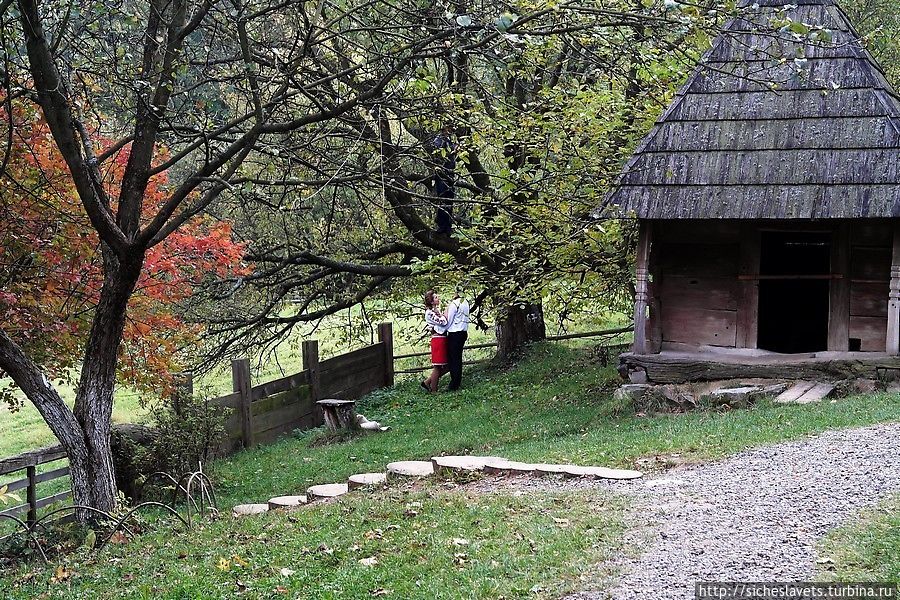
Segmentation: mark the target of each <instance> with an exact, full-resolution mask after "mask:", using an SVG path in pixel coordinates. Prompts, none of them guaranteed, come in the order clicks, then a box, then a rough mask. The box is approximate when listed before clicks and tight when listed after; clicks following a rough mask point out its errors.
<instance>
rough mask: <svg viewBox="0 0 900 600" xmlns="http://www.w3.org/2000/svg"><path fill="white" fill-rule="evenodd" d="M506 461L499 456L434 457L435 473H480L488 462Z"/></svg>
mask: <svg viewBox="0 0 900 600" xmlns="http://www.w3.org/2000/svg"><path fill="white" fill-rule="evenodd" d="M498 460H506V459H504V458H501V457H499V456H434V457H432V458H431V464H433V465H434V470H435V471H481V470H483V469H484V467H485V465H486V464H487V463H488V462H490V461H498Z"/></svg>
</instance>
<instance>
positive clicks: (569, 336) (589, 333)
mask: <svg viewBox="0 0 900 600" xmlns="http://www.w3.org/2000/svg"><path fill="white" fill-rule="evenodd" d="M633 329H634V326H633V325H629V326H627V327H616V328H615V329H603V330H600V331H583V332H578V333H565V334H562V335H548V336H547V338H546V339H547V340H548V341H551V342H556V341H562V340H575V339H580V338H589V337H606V336H616V335H621V334H623V333H631V331H633ZM617 346H618V345H617ZM496 347H497V342H485V343H483V344H470V345H469V344H467V345H466V348H465V349H466V350H478V349H481V348H496ZM425 356H431V352H427V351H426V352H410V353H408V354H398V355H396V356H394V360H395V361H397V360H402V359H405V358H420V357H425ZM488 360H489V359H481V360H468V361H464V362H463V365H475V364H480V363H484V362H487V361H488ZM431 368H432V366H431V365H422V366H420V367H410V368H408V369H401V370H397V371H395V372H396V373H398V374H400V373H418V372H420V371H427V370H428V369H431Z"/></svg>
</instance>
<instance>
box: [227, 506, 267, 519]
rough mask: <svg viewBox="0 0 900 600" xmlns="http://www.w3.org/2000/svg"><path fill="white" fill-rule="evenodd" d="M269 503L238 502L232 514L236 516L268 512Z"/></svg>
mask: <svg viewBox="0 0 900 600" xmlns="http://www.w3.org/2000/svg"><path fill="white" fill-rule="evenodd" d="M268 510H269V505H268V504H238V505H237V506H235V507H234V508H232V509H231V514H232V515H234V516H235V517H246V516H247V515H258V514H261V513H264V512H268Z"/></svg>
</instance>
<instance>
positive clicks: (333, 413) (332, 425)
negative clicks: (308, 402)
mask: <svg viewBox="0 0 900 600" xmlns="http://www.w3.org/2000/svg"><path fill="white" fill-rule="evenodd" d="M316 404H318V405H319V406H321V407H322V412H323V413H324V415H325V425H327V426H328V429H330V430H331V431H338V430H340V429H358V428H359V423H358V422H357V420H356V402H354V401H353V400H337V399H335V398H326V399H325V400H319V401H318V402H316Z"/></svg>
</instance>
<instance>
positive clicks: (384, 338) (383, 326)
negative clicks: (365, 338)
mask: <svg viewBox="0 0 900 600" xmlns="http://www.w3.org/2000/svg"><path fill="white" fill-rule="evenodd" d="M378 341H379V342H382V343H384V387H391V386H392V385H394V330H393V327H392V325H391V324H390V323H379V324H378Z"/></svg>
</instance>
